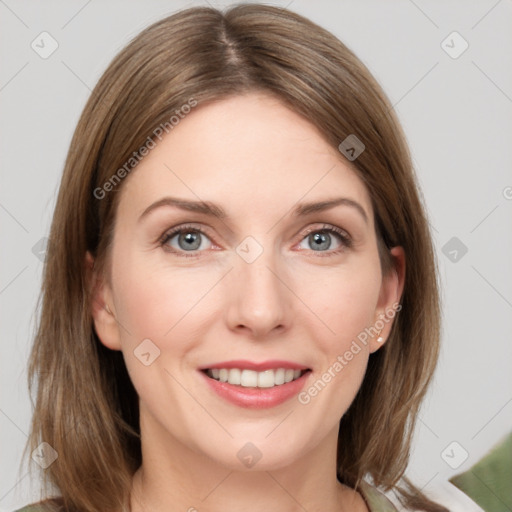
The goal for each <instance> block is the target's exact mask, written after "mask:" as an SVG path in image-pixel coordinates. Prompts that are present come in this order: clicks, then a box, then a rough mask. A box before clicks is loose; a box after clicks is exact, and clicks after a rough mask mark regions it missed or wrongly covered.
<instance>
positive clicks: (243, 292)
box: [229, 237, 290, 336]
mask: <svg viewBox="0 0 512 512" xmlns="http://www.w3.org/2000/svg"><path fill="white" fill-rule="evenodd" d="M247 238H248V239H246V240H244V241H243V242H242V243H241V244H239V246H238V247H237V256H236V258H235V269H234V272H233V276H232V283H231V286H233V288H232V291H233V293H230V298H229V301H230V306H229V323H230V326H231V327H232V328H233V327H234V328H240V327H241V326H244V327H246V328H248V329H249V330H251V331H252V332H253V334H254V335H256V336H261V335H265V334H267V333H268V332H270V331H271V330H272V329H274V328H275V327H278V326H283V325H285V324H286V323H287V320H286V311H287V301H288V300H289V299H290V298H289V297H287V296H286V293H285V289H284V288H285V287H284V286H283V284H282V283H281V282H280V279H279V278H278V275H279V270H278V269H279V267H280V265H279V264H278V261H277V257H278V255H276V254H275V253H274V251H273V250H272V247H271V246H266V247H265V248H264V247H263V246H262V245H261V244H259V243H258V242H256V241H255V240H254V239H252V240H251V239H250V238H251V237H247Z"/></svg>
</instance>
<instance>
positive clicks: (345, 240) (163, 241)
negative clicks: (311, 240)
mask: <svg viewBox="0 0 512 512" xmlns="http://www.w3.org/2000/svg"><path fill="white" fill-rule="evenodd" d="M190 231H193V232H194V233H199V234H201V235H204V236H206V237H207V238H209V237H208V234H207V233H205V232H204V231H202V230H201V229H199V228H197V227H195V226H193V225H182V226H177V227H175V228H172V229H171V230H170V231H166V232H165V233H164V235H163V236H162V237H161V238H160V240H159V245H160V247H162V248H163V249H164V250H165V251H167V252H170V253H173V254H176V255H178V256H180V257H184V258H196V257H198V256H199V254H200V253H201V252H203V251H190V254H186V252H187V251H177V250H175V249H173V248H171V247H170V246H168V245H167V242H169V240H171V239H172V238H174V236H175V235H177V234H181V233H187V232H190ZM311 233H329V234H332V233H334V234H335V235H337V236H338V238H339V239H340V241H341V243H342V247H340V248H339V249H336V250H332V251H313V250H311V252H314V253H319V254H317V255H318V256H319V257H321V258H322V257H331V256H336V255H338V254H340V253H342V252H344V251H346V250H347V249H350V248H351V247H352V239H351V238H350V236H349V235H348V233H347V232H346V231H343V230H341V229H340V228H337V227H336V226H332V225H330V224H325V225H324V226H323V227H321V228H310V229H308V230H307V231H306V232H304V233H302V235H301V236H302V238H301V240H300V241H301V242H302V240H304V238H306V237H307V236H308V235H310V234H311ZM322 253H325V254H322Z"/></svg>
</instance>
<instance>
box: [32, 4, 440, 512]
mask: <svg viewBox="0 0 512 512" xmlns="http://www.w3.org/2000/svg"><path fill="white" fill-rule="evenodd" d="M255 91H260V92H264V93H267V94H272V95H274V96H275V97H276V98H278V99H279V101H281V102H283V103H284V104H286V105H287V106H288V107H289V108H291V109H292V110H293V111H295V112H296V113H298V114H300V115H302V116H304V118H306V119H307V120H308V121H309V122H310V123H312V124H313V125H314V126H315V127H316V128H317V129H318V130H319V131H320V133H321V134H322V135H323V137H324V138H325V140H326V141H327V142H328V143H329V144H331V145H332V146H333V147H334V148H338V145H339V144H340V143H341V142H342V141H343V140H344V139H345V138H346V137H348V136H349V135H353V134H354V135H356V136H357V138H358V139H360V140H361V141H363V143H364V144H365V146H366V149H365V151H363V153H361V154H360V156H359V157H358V158H357V160H355V161H354V162H351V164H350V165H351V167H352V168H353V169H354V171H355V172H356V173H357V175H358V176H359V177H360V178H361V179H362V180H363V182H364V183H365V185H366V187H367V189H368V191H369V194H370V196H371V200H372V206H373V210H374V220H375V228H376V235H377V239H378V243H379V255H380V258H381V266H382V271H383V273H387V272H389V271H391V269H392V268H393V261H392V258H391V255H390V253H389V250H390V248H392V247H394V246H402V247H403V248H404V251H405V255H406V260H407V272H406V277H405V286H404V292H403V295H402V298H401V305H402V310H401V312H400V314H399V315H397V317H396V318H395V320H394V324H393V328H392V331H391V334H390V337H389V339H388V341H387V342H386V344H385V345H384V346H383V347H382V348H381V349H380V350H378V351H377V352H376V353H374V354H372V355H371V356H370V360H369V364H368V369H367V373H366V376H365V378H364V381H363V384H362V386H361V388H360V390H359V392H358V394H357V396H356V398H355V400H354V401H353V403H352V405H351V406H350V408H349V410H348V411H347V412H346V414H345V415H344V416H343V418H342V419H341V423H340V429H339V439H340V440H342V441H343V442H341V443H338V454H337V466H338V478H339V480H340V481H341V482H343V483H345V484H347V485H349V486H352V487H357V485H358V484H359V482H360V481H361V480H362V479H363V478H371V479H372V480H373V482H374V483H375V485H377V486H379V487H381V488H382V489H384V490H389V489H394V488H396V486H397V483H398V481H399V480H400V478H401V477H402V476H403V474H404V471H405V468H406V466H407V462H408V458H409V450H410V444H411V435H412V432H413V428H414V425H415V421H416V417H417V413H418V409H419V407H420V404H421V401H422V399H423V397H424V395H425V392H426V389H427V385H428V383H429V381H430V380H431V377H432V374H433V371H434V368H435V365H436V361H437V357H438V351H439V337H440V332H439V331H440V308H439V297H438V283H437V270H436V263H435V255H434V251H433V247H432V240H431V236H430V232H429V227H428V221H427V218H426V214H425V209H424V207H423V204H422V198H421V197H420V195H419V187H418V184H417V180H416V177H415V174H414V171H413V166H412V162H411V158H410V155H409V152H408V149H407V144H406V141H405V136H404V134H403V132H402V129H401V127H400V124H399V122H398V120H397V118H396V116H395V114H394V112H393V107H392V106H391V104H390V102H389V100H388V99H387V97H386V95H385V94H384V92H383V91H382V89H381V87H380V86H379V84H378V83H377V82H376V81H375V79H374V78H373V77H372V75H371V73H370V72H369V71H368V69H367V68H366V67H365V66H364V65H363V64H362V63H361V61H359V59H357V57H356V56H355V55H354V54H353V53H352V52H351V51H350V50H349V49H348V48H347V47H346V46H345V45H344V44H343V43H341V42H340V41H339V40H338V39H337V38H335V37H334V36H333V35H332V34H330V33H329V32H327V31H326V30H324V29H323V28H321V27H319V26H317V25H316V24H314V23H313V22H311V21H309V20H307V19H306V18H303V17H302V16H300V15H298V14H295V13H293V12H291V11H288V10H286V9H282V8H277V7H270V6H264V5H255V4H244V5H238V6H235V7H232V8H230V9H228V10H227V11H226V12H224V13H222V12H220V11H218V10H216V9H212V8H191V9H187V10H184V11H180V12H178V13H176V14H174V15H172V16H169V17H167V18H165V19H162V20H161V21H158V22H157V23H154V24H153V25H151V26H150V27H148V28H146V29H145V30H143V31H142V32H141V33H140V34H139V35H137V36H136V37H135V38H134V39H133V40H132V41H131V42H130V43H129V44H128V45H127V46H126V47H125V48H124V49H123V50H122V51H121V52H120V53H119V54H118V55H117V56H116V57H115V58H114V59H113V61H112V62H111V64H110V65H109V66H108V68H107V70H106V71H105V72H104V74H103V76H102V77H101V78H100V80H99V82H98V83H97V85H96V87H95V88H94V90H93V91H92V94H91V96H90V98H89V100H88V102H87V104H86V106H85V108H84V111H83V113H82V115H81V117H80V120H79V122H78V125H77V127H76V130H75V133H74V136H73V139H72V142H71V145H70V148H69V152H68V156H67V159H66V163H65V168H64V172H63V176H62V180H61V184H60V190H59V195H58V199H57V203H56V207H55V213H54V217H53V221H52V226H51V232H50V240H49V245H48V249H47V257H46V260H45V264H44V271H43V284H42V291H41V296H40V300H42V310H41V317H40V321H39V324H38V328H37V333H36V336H35V340H34V345H33V349H32V353H31V358H30V366H29V385H30V389H31V392H32V391H33V389H34V387H35V384H36V383H37V391H36V399H35V407H34V416H33V422H32V426H31V435H30V439H29V443H28V445H27V449H28V448H30V449H31V450H33V449H34V448H35V447H36V446H37V445H38V444H39V443H40V442H41V441H46V442H48V443H49V444H50V445H51V446H52V447H53V448H54V449H55V450H56V451H57V452H58V455H59V458H58V460H57V461H56V462H55V463H54V464H52V465H51V466H50V467H49V468H48V469H46V470H45V471H44V478H45V483H48V484H52V485H55V486H57V488H58V489H59V491H60V492H61V495H62V497H61V500H60V501H59V502H58V503H61V504H62V506H63V507H64V509H65V510H70V511H72V510H76V511H80V512H82V511H83V512H89V511H90V512H93V511H97V510H108V511H110V510H112V511H120V510H125V509H128V508H129V494H130V488H131V479H132V476H133V473H134V472H135V470H136V469H137V468H138V466H139V465H140V464H141V447H140V429H139V414H138V413H139V411H138V397H137V393H136V391H135V389H134V387H133V384H132V383H131V381H130V378H129V376H128V373H127V370H126V367H125V364H124V361H123V357H122V354H121V353H120V352H118V351H112V350H109V349H107V348H105V347H104V346H103V345H102V343H101V342H100V341H99V340H98V337H97V335H96V333H95V331H94V325H93V321H92V315H91V308H90V283H89V281H88V278H87V272H86V268H85V264H84V258H85V254H86V251H90V252H91V253H92V254H93V255H94V257H95V269H97V270H98V271H99V272H101V273H103V275H104V276H105V278H106V279H107V280H108V279H109V277H110V271H109V268H110V266H111V263H112V262H111V260H110V258H111V250H110V249H111V246H112V241H113V233H114V230H115V219H116V211H117V206H118V203H119V197H120V191H121V190H122V187H123V185H124V183H125V181H126V180H127V179H129V176H126V177H125V178H123V179H122V180H119V182H117V181H116V182H114V180H111V178H112V176H113V175H114V173H116V172H118V170H120V169H122V168H123V167H124V169H125V170H126V169H127V168H126V167H125V166H126V164H127V162H130V159H131V158H133V155H134V152H137V151H138V150H139V148H141V147H143V146H144V144H145V143H146V141H148V140H149V139H150V140H152V141H153V142H155V143H158V142H157V138H158V137H157V136H156V135H155V128H156V127H158V126H160V125H163V124H165V123H166V122H167V123H168V121H169V119H170V117H171V116H172V115H173V113H175V112H176V110H179V109H180V108H181V107H182V106H183V105H186V104H187V103H188V102H189V101H190V99H191V98H192V99H194V101H196V102H197V105H199V106H201V105H204V104H206V103H207V102H211V101H221V100H222V99H225V98H227V97H229V96H233V95H240V94H246V93H251V92H255ZM340 158H343V156H342V155H341V154H340ZM132 168H133V170H131V169H132ZM128 170H129V172H134V170H136V162H134V165H133V166H131V167H129V168H128ZM109 180H111V181H109ZM107 182H109V183H111V186H109V187H108V188H109V192H108V193H107V194H105V196H104V197H103V198H102V199H98V198H97V197H96V196H95V192H94V191H95V190H97V189H98V188H102V187H103V186H104V184H105V183H107ZM104 190H105V189H104ZM403 496H405V498H404V500H405V501H406V502H407V503H409V504H414V505H415V506H416V507H419V510H425V511H428V510H430V511H435V510H445V509H444V508H442V507H439V506H436V505H435V504H433V503H432V502H430V501H429V500H427V499H426V498H425V497H424V496H423V495H421V493H418V492H417V491H414V493H412V494H411V493H410V494H409V497H407V495H406V491H405V490H404V493H403ZM56 503H57V502H56ZM421 507H423V508H421Z"/></svg>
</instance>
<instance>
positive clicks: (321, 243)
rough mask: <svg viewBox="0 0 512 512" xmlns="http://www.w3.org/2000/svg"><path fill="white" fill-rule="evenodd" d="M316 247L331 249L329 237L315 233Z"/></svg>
mask: <svg viewBox="0 0 512 512" xmlns="http://www.w3.org/2000/svg"><path fill="white" fill-rule="evenodd" d="M313 241H314V245H315V246H316V247H317V248H321V249H328V248H329V237H328V236H327V235H326V234H325V233H315V234H314V235H313Z"/></svg>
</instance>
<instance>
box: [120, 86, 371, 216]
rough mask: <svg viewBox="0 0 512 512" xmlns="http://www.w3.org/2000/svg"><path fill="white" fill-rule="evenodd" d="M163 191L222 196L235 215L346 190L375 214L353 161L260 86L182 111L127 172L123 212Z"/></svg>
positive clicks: (216, 199) (200, 196) (141, 205)
mask: <svg viewBox="0 0 512 512" xmlns="http://www.w3.org/2000/svg"><path fill="white" fill-rule="evenodd" d="M166 194H169V195H173V196H179V197H183V198H187V199H191V200H205V201H213V202H216V203H217V202H218V203H221V204H222V205H223V208H224V209H225V210H226V211H227V212H228V214H229V213H233V215H237V213H240V212H244V213H247V212H248V213H250V212H254V211H259V212H261V211H262V209H265V210H275V211H277V210H282V209H283V208H284V207H286V206H288V207H291V206H293V205H294V204H295V203H297V202H299V201H301V200H303V201H305V202H309V201H314V200H317V199H322V200H324V199H326V198H330V197H337V196H340V195H343V196H346V197H350V198H351V199H353V200H355V201H357V202H359V203H360V204H362V205H363V207H364V208H365V209H366V211H367V212H368V213H369V216H370V217H371V200H370V197H369V194H368V191H367V189H366V187H365V185H364V183H363V182H362V180H361V179H360V178H359V177H358V176H357V174H356V173H355V171H354V170H353V169H352V167H351V166H350V164H349V163H348V161H347V160H345V158H344V157H343V156H342V155H341V154H340V153H339V152H338V151H337V150H336V149H335V148H333V147H332V146H330V145H329V144H328V143H327V142H326V141H325V140H324V139H323V137H322V136H321V134H320V133H319V131H318V130H317V129H316V128H315V127H314V126H313V125H312V124H311V123H309V122H308V121H307V120H306V119H305V118H303V117H302V116H300V115H298V114H296V113H295V112H293V111H292V110H290V109H289V108H288V107H286V106H285V105H284V104H283V103H281V102H280V101H279V100H278V99H276V98H274V97H271V96H268V95H265V94H261V93H251V94H247V95H243V96H234V97H230V98H227V99H223V100H219V101H216V102H212V103H209V104H206V105H201V106H199V107H196V108H195V109H194V110H192V111H191V112H190V113H189V114H188V115H186V116H184V118H183V119H182V120H180V122H179V124H177V125H176V126H174V128H173V129H172V131H170V132H169V133H168V134H167V135H165V136H164V137H163V139H162V140H161V141H160V142H158V140H157V145H156V147H155V148H154V149H152V150H151V151H150V152H149V154H147V156H145V157H144V159H143V160H142V161H141V163H140V164H139V165H138V166H137V167H136V169H135V170H134V171H133V172H132V174H131V175H130V176H129V177H128V178H127V180H126V183H125V184H124V186H123V187H122V193H121V200H120V205H119V214H120V215H122V214H124V213H127V214H129V213H130V212H139V213H140V212H141V211H143V210H144V209H145V208H146V207H147V205H148V204H149V203H150V202H152V201H155V200H157V199H159V198H160V197H163V196H164V195H166ZM128 209H129V210H130V212H128Z"/></svg>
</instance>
